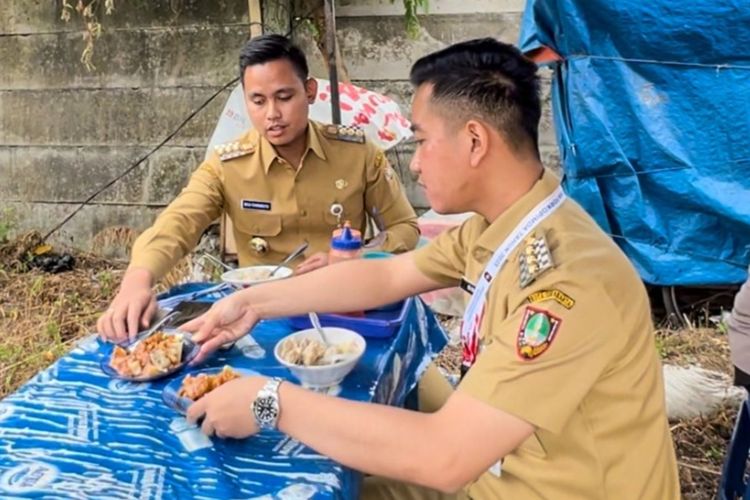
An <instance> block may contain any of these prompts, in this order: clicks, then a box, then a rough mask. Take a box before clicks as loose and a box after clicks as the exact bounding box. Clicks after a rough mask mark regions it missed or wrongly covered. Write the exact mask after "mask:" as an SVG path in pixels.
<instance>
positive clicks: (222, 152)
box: [214, 141, 255, 161]
mask: <svg viewBox="0 0 750 500" xmlns="http://www.w3.org/2000/svg"><path fill="white" fill-rule="evenodd" d="M214 149H215V151H216V154H217V155H219V159H220V160H221V161H227V160H231V159H234V158H239V157H240V156H245V155H249V154H251V153H253V152H255V146H254V145H253V144H250V143H248V142H240V141H234V142H227V143H225V144H219V145H217V146H215V147H214Z"/></svg>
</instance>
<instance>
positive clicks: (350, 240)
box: [331, 226, 362, 250]
mask: <svg viewBox="0 0 750 500" xmlns="http://www.w3.org/2000/svg"><path fill="white" fill-rule="evenodd" d="M331 248H333V249H335V250H359V249H360V248H362V240H361V239H359V238H358V237H357V236H356V235H355V234H354V233H352V230H351V228H350V227H349V226H344V227H343V229H342V230H341V233H340V234H339V235H338V236H335V237H333V238H331Z"/></svg>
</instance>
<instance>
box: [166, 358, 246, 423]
mask: <svg viewBox="0 0 750 500" xmlns="http://www.w3.org/2000/svg"><path fill="white" fill-rule="evenodd" d="M253 375H259V373H258V372H254V371H252V370H246V369H244V368H232V367H231V366H224V367H223V368H209V369H206V370H201V371H199V372H194V373H188V374H187V375H185V376H184V377H183V378H177V379H174V380H172V381H170V382H169V383H168V384H167V385H166V386H165V387H164V390H163V391H162V393H161V396H162V399H163V400H164V402H165V403H166V404H167V406H169V407H170V408H172V409H173V410H176V411H177V412H179V413H181V414H183V415H184V414H185V413H187V409H188V407H189V406H190V405H191V404H193V403H194V402H196V401H198V400H199V399H200V398H202V397H203V396H205V395H206V394H208V393H209V392H211V391H213V390H214V389H216V388H217V387H219V386H221V385H224V384H226V383H227V382H229V381H230V380H234V379H236V378H240V377H250V376H253Z"/></svg>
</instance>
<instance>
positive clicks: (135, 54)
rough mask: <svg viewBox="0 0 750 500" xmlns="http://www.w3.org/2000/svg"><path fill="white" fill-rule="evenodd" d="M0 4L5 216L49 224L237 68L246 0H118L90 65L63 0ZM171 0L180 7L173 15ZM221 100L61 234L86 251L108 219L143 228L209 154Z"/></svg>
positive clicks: (0, 170)
mask: <svg viewBox="0 0 750 500" xmlns="http://www.w3.org/2000/svg"><path fill="white" fill-rule="evenodd" d="M2 3H3V6H2V8H0V61H2V63H1V65H2V71H0V214H2V210H3V209H4V208H8V207H9V208H11V209H12V210H13V211H14V212H15V214H16V218H17V220H18V221H19V222H20V224H21V226H20V228H19V229H21V230H23V229H29V228H35V229H40V230H46V229H48V228H51V227H53V226H54V225H55V223H56V222H58V221H60V220H61V219H62V218H63V217H64V216H65V215H67V214H68V213H70V212H71V211H72V210H73V209H75V208H76V206H77V204H78V203H79V202H80V201H82V200H85V199H86V198H87V197H88V196H89V195H90V194H92V193H93V192H95V191H96V190H97V188H99V187H101V186H104V185H106V184H107V183H108V182H109V181H110V180H111V179H113V178H114V177H116V176H117V175H118V174H119V173H121V172H122V171H124V170H125V169H126V168H127V167H128V166H129V165H131V164H133V163H134V162H135V161H136V160H137V159H138V158H140V157H142V156H143V155H144V154H146V153H147V152H148V151H150V150H151V149H153V148H154V147H155V146H156V145H157V144H159V143H160V142H161V141H162V140H163V139H164V138H166V137H167V136H168V135H169V134H170V132H172V131H173V130H174V129H175V128H176V127H177V126H178V125H179V124H180V123H181V122H182V121H183V120H184V119H185V118H186V117H187V116H188V115H189V114H190V113H191V112H192V111H194V110H195V109H196V108H197V107H199V106H200V105H201V104H202V103H203V102H205V100H206V99H207V98H208V97H209V96H211V95H212V94H213V93H214V92H216V90H217V89H220V88H221V87H222V86H223V85H224V84H226V83H227V82H228V81H230V80H231V79H232V78H234V77H235V76H236V73H237V62H236V61H237V52H238V49H239V47H241V45H242V43H243V42H244V41H245V39H246V38H247V33H248V18H247V1H246V0H223V1H215V2H213V1H212V2H205V1H201V0H183V1H182V2H170V1H169V0H137V1H122V0H120V1H117V2H115V6H116V11H115V13H114V14H113V15H111V16H102V19H101V20H102V23H103V26H104V34H103V35H102V37H101V39H100V40H98V41H97V44H96V54H95V56H94V61H93V62H94V64H95V65H96V70H95V71H93V72H91V73H89V72H87V71H86V69H85V68H84V67H83V65H82V64H81V63H80V62H79V58H80V53H81V50H82V48H83V46H82V42H81V34H82V31H81V25H80V21H79V20H78V19H76V18H73V19H72V20H71V21H70V22H69V23H64V22H62V21H61V20H60V12H59V5H60V2H50V1H49V0H37V1H32V0H3V2H2ZM170 4H172V5H175V6H179V7H180V9H179V10H178V11H177V12H175V11H173V10H172V7H171V6H170ZM225 99H226V98H225V97H219V98H217V99H216V100H215V101H214V102H213V103H212V104H211V105H209V106H208V107H207V108H206V109H204V110H203V111H201V112H200V113H199V114H198V115H197V116H196V117H195V119H193V120H192V121H191V122H190V123H189V124H188V125H187V126H186V127H185V128H184V129H183V130H182V132H180V133H179V134H178V135H177V136H176V137H175V138H174V139H173V140H171V141H170V142H169V143H167V144H166V146H165V147H163V148H161V149H160V150H159V151H158V152H157V153H156V154H155V155H154V156H152V157H151V158H150V159H149V160H148V161H146V162H145V163H144V164H142V165H141V166H140V167H139V168H137V169H136V170H134V171H133V172H132V173H131V174H129V175H128V176H127V177H125V178H124V179H123V180H122V181H120V182H118V183H116V184H115V185H114V186H112V187H111V188H109V189H107V190H106V191H105V192H103V193H102V194H101V195H100V196H99V197H98V198H96V199H95V201H94V203H93V204H92V205H91V206H88V207H86V208H85V209H84V210H82V211H81V213H79V214H78V215H77V216H76V217H75V218H74V219H73V220H71V222H70V223H69V224H68V225H66V226H65V230H64V232H63V233H62V234H61V235H60V237H61V238H62V239H64V240H65V241H67V242H72V243H73V244H75V245H78V246H82V247H85V246H86V245H87V244H88V241H89V239H90V238H91V236H92V235H94V234H95V233H96V232H98V231H99V230H101V229H102V228H104V227H107V226H112V225H128V226H132V227H136V228H143V227H146V226H148V225H149V224H150V223H151V221H152V219H153V217H154V216H155V215H156V214H157V213H158V211H159V210H160V208H161V207H163V206H165V205H166V204H167V203H168V202H169V201H170V200H171V199H172V198H173V197H174V195H175V194H176V193H177V192H178V191H179V189H180V188H181V186H182V185H183V184H184V182H185V180H186V179H187V177H188V175H189V174H190V172H191V171H192V170H193V169H194V168H195V167H196V166H197V164H198V162H199V161H200V159H201V158H202V157H203V153H204V148H205V145H206V142H207V138H208V136H209V135H210V133H211V131H212V130H213V126H214V124H215V122H216V119H217V117H218V114H219V112H220V111H221V108H222V106H223V104H224V101H225Z"/></svg>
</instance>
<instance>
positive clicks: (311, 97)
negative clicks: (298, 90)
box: [305, 78, 318, 104]
mask: <svg viewBox="0 0 750 500" xmlns="http://www.w3.org/2000/svg"><path fill="white" fill-rule="evenodd" d="M305 94H306V95H307V102H308V104H312V103H314V102H315V98H316V97H317V96H318V80H316V79H315V78H308V79H307V81H306V82H305Z"/></svg>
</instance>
